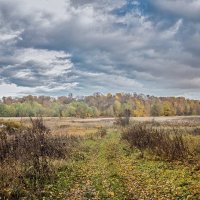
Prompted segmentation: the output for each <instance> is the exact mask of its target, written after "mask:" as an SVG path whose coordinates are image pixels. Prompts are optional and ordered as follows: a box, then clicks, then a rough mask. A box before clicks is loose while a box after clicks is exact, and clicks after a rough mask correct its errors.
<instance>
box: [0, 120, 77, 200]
mask: <svg viewBox="0 0 200 200" xmlns="http://www.w3.org/2000/svg"><path fill="white" fill-rule="evenodd" d="M31 122H32V126H31V127H23V128H22V129H15V133H13V134H12V135H9V132H8V131H7V129H2V130H1V131H0V173H1V175H0V188H1V189H0V197H1V196H3V198H5V199H7V197H6V195H8V192H5V191H7V190H6V188H11V192H9V194H10V195H11V194H13V191H14V190H16V188H17V191H18V189H19V188H28V190H29V189H31V190H33V191H34V192H36V191H37V190H41V189H42V188H43V187H44V185H45V184H46V183H47V182H49V181H52V179H54V178H55V173H54V168H53V167H52V166H51V162H50V161H51V159H55V158H57V159H62V158H67V157H69V156H70V149H71V148H72V147H73V146H74V145H75V144H76V143H77V141H78V139H77V138H75V137H73V136H63V137H62V138H61V137H55V136H53V135H52V134H51V132H50V130H49V129H48V128H47V127H46V126H45V125H44V123H43V120H42V118H40V119H36V120H32V119H31ZM5 166H6V168H7V169H5ZM11 166H14V167H11ZM7 170H9V171H10V170H13V171H10V172H8V171H7ZM9 180H10V181H9ZM11 180H12V181H11ZM20 192H21V190H20ZM17 195H19V192H18V193H17ZM20 197H21V196H20ZM9 198H11V196H9ZM14 199H18V197H17V196H15V198H14Z"/></svg>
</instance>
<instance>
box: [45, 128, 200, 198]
mask: <svg viewBox="0 0 200 200" xmlns="http://www.w3.org/2000/svg"><path fill="white" fill-rule="evenodd" d="M137 157H138V155H137V153H132V152H131V151H130V149H129V148H128V146H127V145H126V144H124V143H123V142H122V141H121V140H120V135H119V133H117V132H115V131H113V130H112V131H109V132H108V134H107V136H106V137H105V138H103V139H96V140H91V139H87V140H85V141H84V142H83V144H82V146H81V148H80V149H79V150H77V152H75V153H74V159H73V160H72V161H70V162H68V163H67V165H66V166H65V167H63V168H62V169H61V170H60V172H59V174H58V176H59V180H58V182H57V184H56V185H49V186H48V188H47V190H49V191H51V192H50V196H49V197H48V198H46V199H70V200H78V199H94V200H95V199H115V200H117V199H118V200H122V199H128V200H131V199H200V198H199V196H200V193H199V189H200V185H199V180H200V179H199V178H200V177H199V175H198V174H197V173H195V171H194V170H192V169H190V167H187V166H182V165H180V164H170V163H166V162H161V161H151V160H148V159H140V158H137ZM43 199H45V198H43Z"/></svg>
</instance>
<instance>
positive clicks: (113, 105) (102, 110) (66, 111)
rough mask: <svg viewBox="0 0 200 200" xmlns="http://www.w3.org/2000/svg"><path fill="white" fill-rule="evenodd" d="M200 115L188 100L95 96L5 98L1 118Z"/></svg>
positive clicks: (196, 105)
mask: <svg viewBox="0 0 200 200" xmlns="http://www.w3.org/2000/svg"><path fill="white" fill-rule="evenodd" d="M127 110H128V111H129V112H130V116H133V117H143V116H175V115H177V116H183V115H200V101H199V100H191V99H186V98H185V97H155V96H150V95H143V94H136V93H133V94H130V93H116V94H111V93H108V94H101V93H95V94H93V95H90V96H86V97H73V95H72V94H70V95H68V96H60V97H57V98H55V97H50V96H32V95H29V96H25V97H20V98H19V97H18V98H17V97H16V98H13V97H3V98H2V99H1V100H0V117H37V116H43V117H80V118H86V117H116V116H122V115H123V114H124V113H125V112H127Z"/></svg>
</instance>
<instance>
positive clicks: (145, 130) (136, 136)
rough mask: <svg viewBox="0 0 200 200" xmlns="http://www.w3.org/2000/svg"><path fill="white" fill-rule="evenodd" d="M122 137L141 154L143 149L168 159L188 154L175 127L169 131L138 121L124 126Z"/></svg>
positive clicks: (182, 139)
mask: <svg viewBox="0 0 200 200" xmlns="http://www.w3.org/2000/svg"><path fill="white" fill-rule="evenodd" d="M122 139H124V140H127V141H128V142H129V144H130V146H131V147H132V148H133V147H136V148H138V149H139V150H140V151H141V153H142V155H143V154H144V150H148V151H150V152H152V153H154V154H155V155H157V156H160V157H161V158H164V159H168V160H183V159H186V158H187V157H188V155H189V150H188V146H187V144H186V142H185V141H184V138H183V135H182V134H180V133H178V132H177V131H176V130H175V129H173V130H171V131H170V132H169V131H167V130H164V129H158V128H154V127H152V126H151V125H147V124H145V123H139V124H134V125H132V126H130V127H128V128H126V129H125V130H124V131H123V133H122Z"/></svg>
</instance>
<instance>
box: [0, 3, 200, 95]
mask: <svg viewBox="0 0 200 200" xmlns="http://www.w3.org/2000/svg"><path fill="white" fill-rule="evenodd" d="M186 4H187V6H186ZM147 5H149V8H150V5H151V6H152V5H153V7H154V9H156V10H157V12H153V11H152V12H150V11H149V12H145V11H144V10H143V9H142V3H141V1H135V0H134V1H124V0H116V1H113V0H105V1H104V0H103V1H100V0H94V1H91V0H82V1H79V0H73V1H72V0H71V1H70V0H58V1H56V2H55V1H54V0H48V1H47V0H41V1H39V0H35V1H30V0H16V1H14V2H13V1H11V0H0V13H1V14H0V36H1V37H0V79H1V85H2V84H10V85H12V84H14V85H15V86H16V87H17V88H22V87H25V88H29V89H28V90H25V91H27V93H28V92H29V91H31V93H35V94H42V93H45V94H53V95H58V94H66V92H67V91H69V92H71V91H73V92H74V93H76V94H78V95H79V94H86V93H87V94H88V93H89V92H92V93H93V92H97V90H99V91H100V92H102V91H103V92H107V91H111V92H112V91H117V90H120V91H124V92H126V91H128V92H131V91H133V92H135V91H136V92H145V93H149V94H152V93H153V94H155V95H160V94H161V91H165V92H166V95H174V94H176V93H180V91H181V93H182V94H186V93H188V92H190V91H192V92H193V93H195V91H196V92H198V90H199V89H200V87H199V84H198V83H199V80H198V78H199V77H200V70H199V66H200V60H199V55H198V54H199V51H200V47H199V45H198V44H199V42H200V34H199V33H200V23H199V21H198V20H197V19H199V13H200V12H198V11H199V10H198V9H199V4H198V3H197V1H190V2H189V1H188V0H182V1H181V0H176V1H172V0H163V1H158V0H153V1H151V2H150V3H148V4H147ZM180 7H181V8H182V9H180ZM159 10H162V12H163V11H164V13H165V14H162V13H161V12H159ZM192 10H193V12H192ZM122 11H123V12H122ZM172 16H173V17H172ZM22 91H23V92H24V89H22ZM16 94H19V91H18V89H16Z"/></svg>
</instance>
